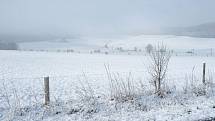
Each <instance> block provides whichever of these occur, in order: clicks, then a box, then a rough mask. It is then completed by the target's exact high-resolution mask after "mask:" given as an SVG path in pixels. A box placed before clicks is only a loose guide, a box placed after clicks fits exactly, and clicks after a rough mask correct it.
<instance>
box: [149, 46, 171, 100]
mask: <svg viewBox="0 0 215 121" xmlns="http://www.w3.org/2000/svg"><path fill="white" fill-rule="evenodd" d="M170 57H171V52H170V51H169V50H167V48H166V46H164V45H163V44H162V45H160V44H158V45H157V46H155V47H153V50H152V51H151V53H150V58H151V66H150V67H151V68H149V74H150V75H151V77H152V78H151V82H152V84H153V86H154V87H155V93H156V94H158V96H160V95H161V94H162V89H161V88H162V84H163V83H164V79H165V77H166V73H167V69H168V63H169V60H170Z"/></svg>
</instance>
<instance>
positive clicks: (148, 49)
mask: <svg viewBox="0 0 215 121" xmlns="http://www.w3.org/2000/svg"><path fill="white" fill-rule="evenodd" d="M152 50H153V46H152V45H151V44H148V45H147V46H146V52H147V53H149V54H150V53H151V52H152Z"/></svg>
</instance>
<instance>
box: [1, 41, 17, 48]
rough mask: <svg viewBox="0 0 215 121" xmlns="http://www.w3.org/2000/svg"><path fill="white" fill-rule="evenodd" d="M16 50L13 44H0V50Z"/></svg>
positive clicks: (15, 45)
mask: <svg viewBox="0 0 215 121" xmlns="http://www.w3.org/2000/svg"><path fill="white" fill-rule="evenodd" d="M18 48H19V47H18V45H17V44H16V43H15V42H0V50H18Z"/></svg>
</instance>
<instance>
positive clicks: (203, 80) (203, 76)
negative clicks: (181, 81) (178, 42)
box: [202, 62, 206, 84]
mask: <svg viewBox="0 0 215 121" xmlns="http://www.w3.org/2000/svg"><path fill="white" fill-rule="evenodd" d="M205 68H206V63H205V62H203V75H202V82H203V84H205Z"/></svg>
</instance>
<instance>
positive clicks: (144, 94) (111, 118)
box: [0, 35, 215, 121]
mask: <svg viewBox="0 0 215 121" xmlns="http://www.w3.org/2000/svg"><path fill="white" fill-rule="evenodd" d="M121 39H122V40H123V41H121ZM121 39H119V38H118V39H116V40H114V39H112V40H111V41H109V40H106V39H104V40H103V41H100V39H89V41H88V42H86V43H85V44H86V45H87V46H86V45H83V44H82V45H80V47H79V46H75V47H77V48H76V49H80V50H83V47H85V46H86V48H87V49H86V48H84V49H86V50H90V49H92V48H93V49H98V48H101V47H104V45H105V44H107V43H108V46H109V47H123V48H127V49H132V48H134V47H135V46H137V47H138V48H143V47H144V48H145V46H146V45H147V44H148V43H151V44H154V43H157V41H160V40H165V43H166V44H167V45H168V47H169V48H173V49H188V48H198V49H206V48H213V45H214V44H215V41H214V39H208V38H190V37H177V36H170V35H169V36H164V35H162V36H160V35H159V36H158V35H157V36H151V35H143V36H137V37H126V38H121ZM147 40H148V41H147ZM152 40H157V41H152ZM187 40H190V41H187ZM203 41H204V42H203ZM109 42H110V43H109ZM153 42H154V43H153ZM183 42H185V43H183ZM196 43H198V44H196ZM41 44H42V45H43V46H40V45H41ZM65 44H66V43H65ZM70 44H71V43H70ZM57 45H58V42H56V43H50V42H36V43H33V44H32V43H22V44H21V47H22V49H24V50H25V49H26V50H28V49H35V50H36V49H38V48H37V47H41V48H39V49H44V50H46V49H53V48H55V49H56V48H57V47H59V46H57ZM47 46H48V47H51V48H46V47H47ZM72 46H73V45H68V43H67V46H64V45H63V44H62V47H63V48H64V47H66V48H67V47H68V48H70V47H72ZM68 48H67V49H68ZM57 49H59V48H57ZM70 49H71V48H70ZM203 62H206V70H207V73H206V76H207V79H210V85H209V87H208V88H207V94H206V95H204V96H197V95H196V94H195V91H196V90H193V87H192V84H195V86H197V85H199V84H201V81H202V80H201V79H202V78H201V77H202V63H203ZM214 62H215V57H214V56H208V57H207V56H175V55H173V56H172V58H171V60H170V63H169V69H168V73H167V78H166V88H165V89H166V90H169V91H170V93H168V94H166V95H165V97H164V98H160V97H157V96H156V95H155V94H152V90H153V87H152V86H151V84H150V83H149V80H150V76H149V74H148V68H149V65H150V61H149V57H148V56H146V55H144V54H143V55H142V54H130V55H129V54H103V53H92V54H90V53H63V52H50V51H49V52H46V51H44V52H38V51H21V50H20V51H0V120H15V121H16V120H26V121H30V120H31V121H33V120H47V121H53V120H54V121H61V120H64V121H67V120H68V121H70V120H79V121H82V120H89V121H94V120H96V121H118V120H123V121H142V120H158V121H159V120H162V121H163V120H178V121H184V120H199V119H209V118H214V117H215V95H214V94H215V92H214V91H215V89H214V87H215V86H214V85H212V83H214V82H215V80H214V79H213V78H212V76H213V75H214V72H215V71H214V69H215V63H214ZM105 66H106V67H110V72H111V73H112V74H113V75H117V77H118V78H120V79H122V80H126V79H132V82H133V83H134V85H140V84H141V86H143V87H142V88H139V86H137V89H134V90H135V92H136V91H137V92H138V93H137V95H136V93H135V98H134V99H132V100H128V101H125V102H117V101H116V100H112V98H111V91H110V90H111V89H110V81H109V80H108V75H107V73H106V70H105ZM192 73H193V74H194V75H195V77H196V78H195V79H191V76H192ZM129 75H130V76H129ZM46 76H49V77H50V95H51V104H50V106H49V107H47V106H44V105H43V102H44V91H43V88H44V87H43V77H46ZM209 77H210V78H209ZM191 81H195V82H191ZM186 86H188V87H187V88H186ZM135 87H136V86H135ZM196 88H197V89H198V88H199V87H196ZM196 88H195V89H196ZM186 89H187V91H188V93H185V90H186ZM200 89H201V88H200ZM84 90H85V91H84ZM197 91H198V90H197ZM86 92H87V93H86ZM82 94H83V95H84V96H83V95H82Z"/></svg>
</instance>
